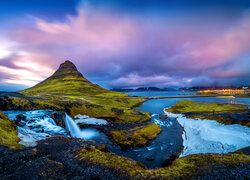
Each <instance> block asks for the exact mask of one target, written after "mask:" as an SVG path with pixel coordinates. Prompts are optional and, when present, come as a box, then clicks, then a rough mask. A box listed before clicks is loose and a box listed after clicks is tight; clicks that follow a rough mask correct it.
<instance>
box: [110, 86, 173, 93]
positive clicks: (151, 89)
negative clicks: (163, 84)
mask: <svg viewBox="0 0 250 180" xmlns="http://www.w3.org/2000/svg"><path fill="white" fill-rule="evenodd" d="M176 90H178V89H174V88H158V87H139V88H137V89H119V88H115V89H111V91H117V92H134V91H176Z"/></svg>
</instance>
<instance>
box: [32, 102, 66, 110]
mask: <svg viewBox="0 0 250 180" xmlns="http://www.w3.org/2000/svg"><path fill="white" fill-rule="evenodd" d="M33 104H34V106H35V107H36V109H57V110H63V107H61V106H59V105H57V104H55V103H53V102H47V101H42V100H34V101H33Z"/></svg>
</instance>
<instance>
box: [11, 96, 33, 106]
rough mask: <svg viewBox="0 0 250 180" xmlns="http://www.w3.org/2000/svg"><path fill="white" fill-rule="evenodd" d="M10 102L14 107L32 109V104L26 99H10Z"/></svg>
mask: <svg viewBox="0 0 250 180" xmlns="http://www.w3.org/2000/svg"><path fill="white" fill-rule="evenodd" d="M9 100H10V101H11V102H12V104H13V105H15V106H18V107H23V108H30V107H32V104H31V102H30V101H29V100H27V99H25V98H19V97H9Z"/></svg>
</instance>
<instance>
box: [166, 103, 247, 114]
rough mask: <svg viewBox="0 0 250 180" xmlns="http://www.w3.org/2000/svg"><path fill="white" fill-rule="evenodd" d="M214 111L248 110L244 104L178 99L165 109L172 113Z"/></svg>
mask: <svg viewBox="0 0 250 180" xmlns="http://www.w3.org/2000/svg"><path fill="white" fill-rule="evenodd" d="M213 110H215V112H227V111H246V110H248V108H247V106H246V105H241V104H219V103H198V102H195V101H187V100H185V101H179V102H178V103H176V104H175V105H173V106H171V107H170V108H168V109H167V111H168V112H172V113H188V112H202V113H211V112H213Z"/></svg>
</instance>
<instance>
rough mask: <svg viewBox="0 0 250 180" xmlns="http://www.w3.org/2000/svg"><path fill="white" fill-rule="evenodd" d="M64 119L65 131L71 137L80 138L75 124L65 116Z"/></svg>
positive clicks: (79, 132)
mask: <svg viewBox="0 0 250 180" xmlns="http://www.w3.org/2000/svg"><path fill="white" fill-rule="evenodd" d="M65 115H66V119H65V124H66V129H67V130H68V131H69V132H70V134H71V136H72V137H81V134H82V133H81V129H80V128H79V126H78V125H77V124H76V122H75V121H74V120H73V119H72V118H71V117H70V116H69V115H68V114H67V113H65Z"/></svg>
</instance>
